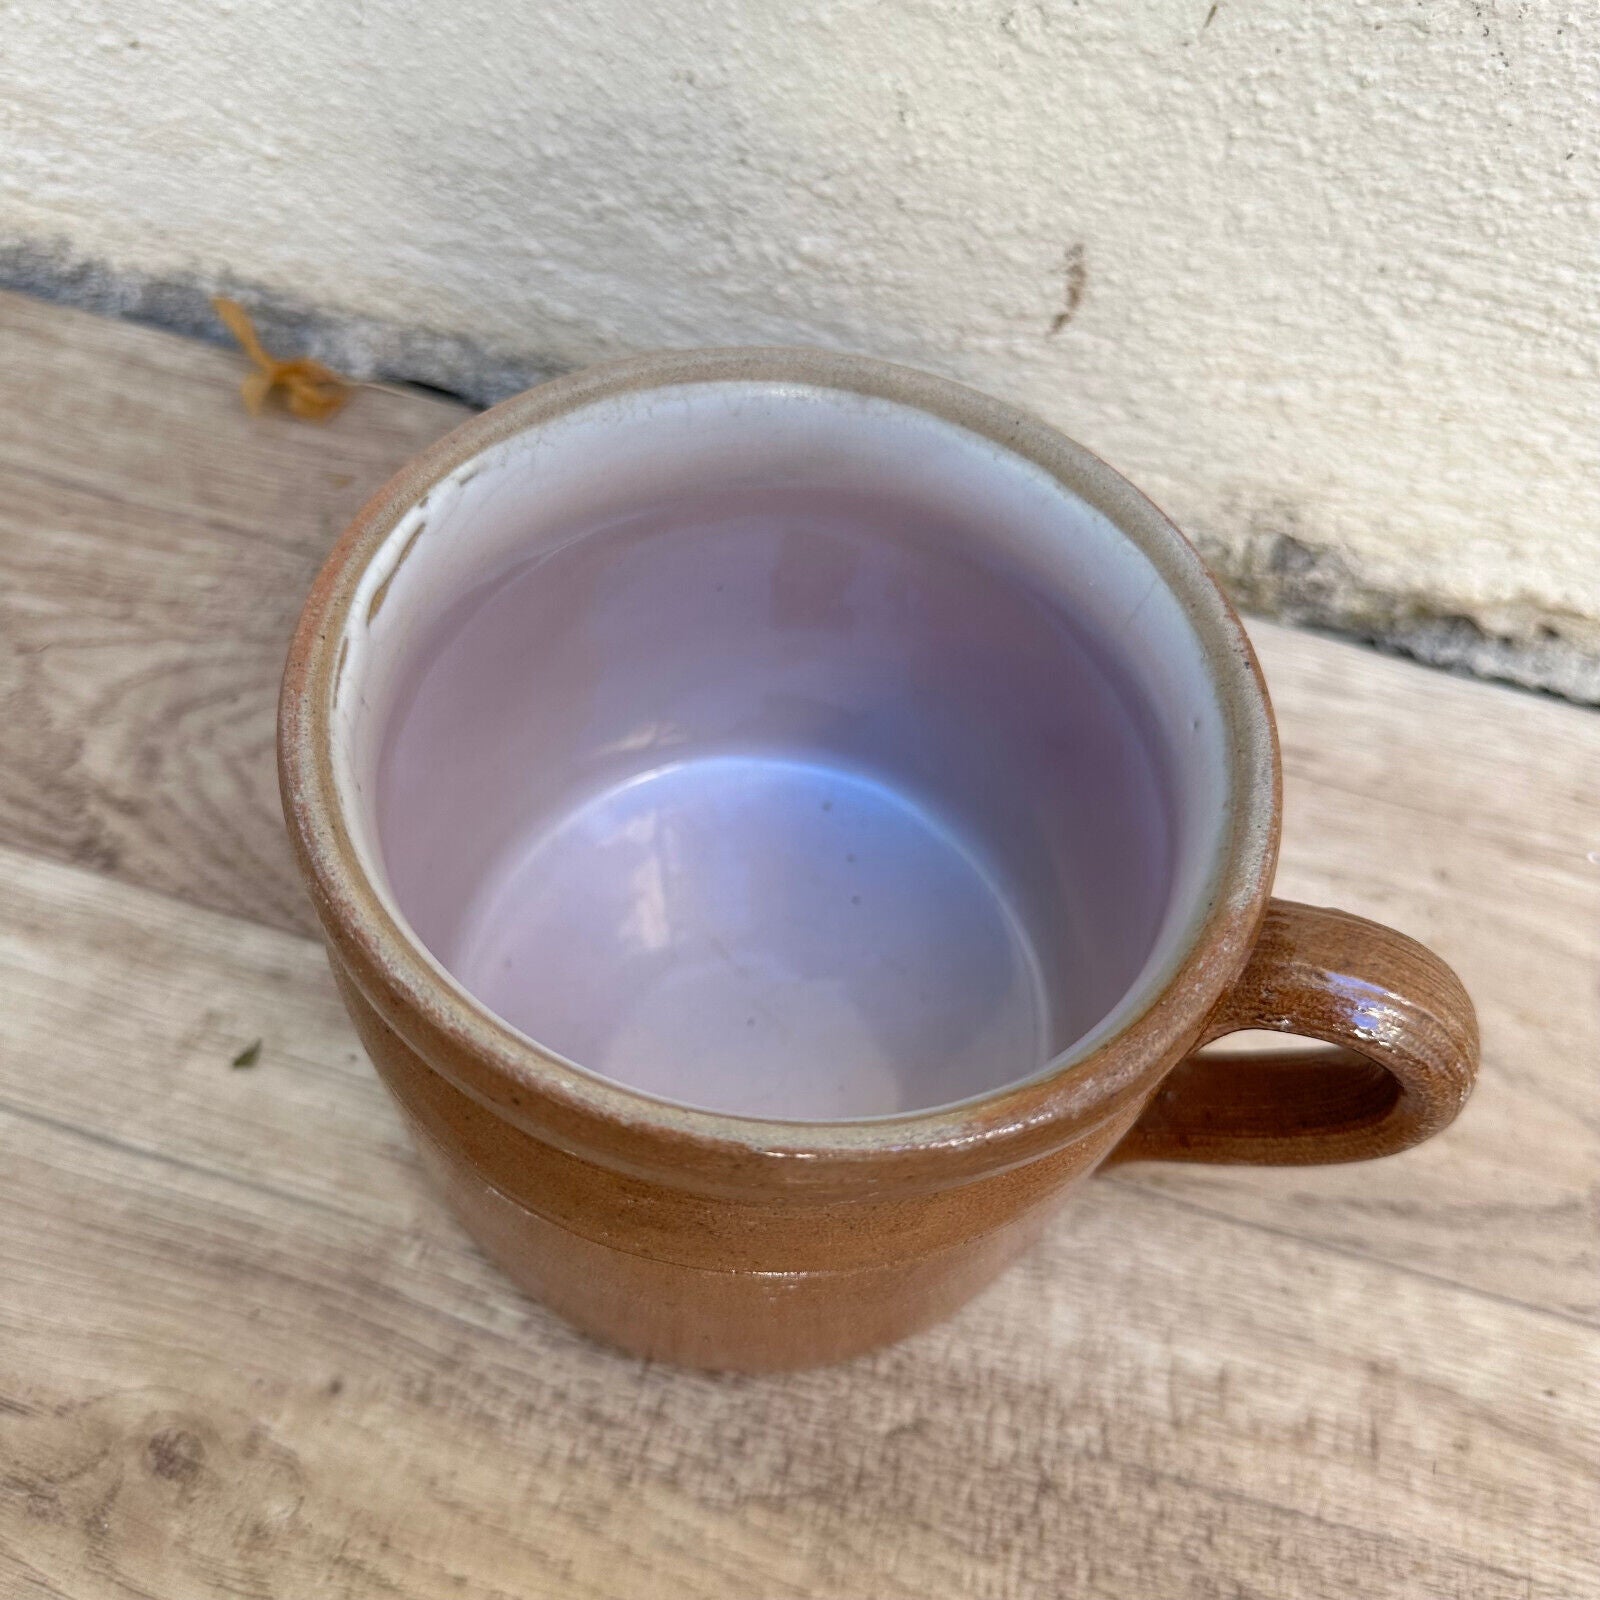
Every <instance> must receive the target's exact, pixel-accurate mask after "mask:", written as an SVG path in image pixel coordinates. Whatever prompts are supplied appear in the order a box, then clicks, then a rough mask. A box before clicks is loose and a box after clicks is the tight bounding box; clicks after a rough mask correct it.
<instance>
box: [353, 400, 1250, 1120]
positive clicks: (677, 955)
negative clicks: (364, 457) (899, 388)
mask: <svg viewBox="0 0 1600 1600" xmlns="http://www.w3.org/2000/svg"><path fill="white" fill-rule="evenodd" d="M347 642H348V651H347V660H346V663H345V667H344V670H343V671H342V673H341V674H340V677H339V682H338V685H337V687H336V690H335V719H334V721H335V777H336V781H337V782H338V784H339V790H340V794H341V797H342V801H343V803H344V805H345V808H346V812H347V817H348V821H349V824H350V828H351V832H352V836H353V838H354V841H355V844H356V848H357V850H358V852H359V853H361V854H362V856H363V858H364V860H365V863H366V865H367V868H368V871H369V872H370V874H371V875H372V877H373V879H374V881H375V882H376V883H377V884H378V886H379V889H380V892H382V893H383V894H384V895H385V896H386V897H387V898H389V899H390V901H391V904H392V909H393V910H394V911H395V912H396V914H397V915H398V916H399V917H400V918H401V919H402V921H403V923H404V924H406V925H409V927H410V929H411V930H412V931H413V932H414V934H415V936H416V938H417V940H418V941H419V942H420V944H421V945H422V946H424V947H425V948H426V950H427V951H428V952H429V953H430V954H431V956H432V958H433V959H434V960H435V961H436V962H437V964H438V965H439V967H440V968H442V969H443V971H444V972H445V973H447V974H449V975H450V977H451V978H452V979H453V980H454V981H455V983H457V984H458V985H459V986H460V987H461V988H462V989H463V990H465V991H466V992H467V993H468V994H469V995H471V996H473V997H474V998H475V999H476V1000H477V1001H478V1002H479V1003H481V1004H482V1005H484V1006H486V1007H487V1008H488V1009H490V1010H491V1011H493V1012H495V1013H496V1014H498V1015H499V1016H500V1017H501V1018H502V1019H503V1020H504V1021H506V1022H507V1023H509V1024H510V1025H511V1026H512V1027H514V1028H516V1029H518V1030H520V1031H521V1032H522V1033H523V1034H525V1035H527V1036H528V1038H529V1039H531V1040H533V1041H535V1042H537V1043H538V1044H539V1045H540V1046H541V1047H542V1048H544V1049H545V1050H547V1051H549V1052H552V1053H554V1054H557V1055H559V1056H562V1057H565V1058H566V1059H567V1060H569V1061H570V1062H572V1063H573V1064H575V1065H577V1066H578V1067H580V1068H583V1069H586V1070H588V1071H590V1072H594V1073H598V1074H601V1075H603V1076H605V1077H608V1078H611V1079H613V1080H615V1081H617V1082H620V1083H624V1084H627V1085H630V1086H632V1087H634V1088H637V1089H640V1090H643V1091H644V1092H646V1093H648V1094H651V1095H654V1096H657V1097H659V1098H662V1099H666V1100H671V1101H674V1102H677V1103H680V1104H685V1105H690V1106H695V1107H700V1108H704V1109H709V1110H715V1111H724V1112H734V1113H739V1114H744V1115H751V1116H762V1117H782V1118H786V1119H798V1120H838V1119H850V1118H859V1117H872V1116H878V1115H885V1114H891V1113H896V1112H905V1111H910V1110H917V1109H923V1108H928V1107H934V1106H940V1105H947V1104H950V1103H953V1102H958V1101H961V1100H964V1099H967V1098H970V1097H972V1096H976V1095H982V1094H984V1093H988V1092H992V1091H994V1090H996V1089H998V1088H1000V1087H1002V1086H1004V1085H1006V1084H1010V1083H1014V1082H1017V1081H1019V1080H1022V1079H1026V1078H1028V1077H1031V1076H1033V1075H1034V1074H1036V1073H1038V1072H1040V1071H1042V1070H1044V1069H1045V1068H1046V1067H1047V1066H1048V1065H1049V1064H1051V1063H1052V1061H1055V1060H1057V1059H1059V1058H1061V1057H1063V1055H1064V1054H1070V1053H1071V1052H1073V1051H1074V1050H1075V1049H1076V1050H1079V1051H1081V1050H1084V1049H1087V1048H1088V1047H1089V1046H1090V1045H1091V1044H1092V1043H1093V1041H1094V1040H1095V1039H1096V1038H1098V1037H1103V1036H1104V1034H1105V1033H1106V1032H1108V1031H1109V1030H1110V1029H1111V1028H1113V1027H1115V1026H1116V1025H1117V1022H1118V1020H1119V1018H1121V1017H1125V1016H1127V1015H1130V1014H1131V1008H1133V1007H1135V1006H1137V1005H1138V1004H1139V1003H1140V1001H1141V999H1142V998H1148V996H1149V995H1150V994H1151V993H1153V992H1154V989H1155V988H1156V987H1159V984H1160V983H1161V982H1162V981H1164V977H1165V975H1166V974H1167V973H1168V972H1170V970H1171V968H1172V967H1173V966H1174V965H1175V964H1176V961H1177V959H1178V958H1179V957H1180V956H1181V954H1182V951H1183V948H1184V947H1185V944H1186V942H1187V934H1188V933H1189V932H1190V931H1192V929H1193V927H1194V925H1195V923H1196V921H1197V920H1198V918H1199V916H1200V914H1201V913H1202V912H1203V910H1204V908H1205V902H1206V899H1207V896H1208V894H1209V892H1210V884H1211V880H1212V876H1213V868H1214V866H1215V862H1216V859H1217V856H1218V854H1219V852H1220V848H1221V829H1222V826H1223V823H1224V819H1225V816H1226V810H1227V794H1226V761H1225V759H1224V749H1223V731H1222V728H1221V724H1220V717H1219V713H1218V711H1217V708H1216V704H1215V693H1214V691H1213V690H1212V688H1211V685H1210V678H1209V674H1208V672H1207V669H1206V666H1205V663H1204V660H1203V657H1202V653H1201V651H1200V647H1199V644H1198V641H1197V640H1196V638H1195V636H1194V634H1193V630H1192V629H1191V627H1190V625H1189V623H1188V621H1187V619H1186V618H1185V617H1184V616H1183V614H1182V611H1181V608H1180V607H1179V605H1178V603H1177V601H1176V600H1175V599H1174V598H1173V596H1172V594H1171V593H1170V591H1169V590H1167V589H1166V587H1165V586H1164V585H1162V584H1161V583H1160V582H1159V581H1158V580H1157V577H1156V573H1155V569H1154V567H1153V566H1152V565H1151V563H1150V561H1149V560H1148V558H1147V557H1145V556H1144V555H1143V553H1142V552H1141V551H1140V550H1139V549H1138V548H1137V546H1136V545H1134V544H1133V543H1132V542H1131V541H1130V540H1129V539H1128V538H1127V536H1126V535H1124V534H1123V533H1122V532H1121V531H1120V530H1119V529H1118V528H1117V526H1116V525H1115V524H1114V523H1113V522H1112V521H1111V520H1110V519H1109V518H1108V517H1106V516H1105V515H1104V514H1103V513H1102V512H1100V511H1098V510H1096V509H1094V508H1093V507H1091V506H1090V505H1088V504H1087V503H1086V502H1085V501H1083V500H1082V499H1080V498H1078V497H1077V496H1075V495H1074V494H1072V493H1071V492H1070V491H1069V490H1068V489H1066V488H1064V487H1063V486H1062V485H1061V484H1060V483H1059V482H1058V481H1057V480H1056V479H1054V478H1053V477H1051V476H1050V475H1048V474H1046V473H1045V472H1043V471H1042V470H1041V469H1040V468H1038V467H1036V466H1034V465H1032V464H1031V463H1029V462H1027V461H1025V460H1023V459H1022V458H1020V457H1017V456H1014V455H1012V454H1010V453H1009V452H1007V451H1005V450H1004V449H1002V448H1000V447H999V446H997V445H995V444H993V443H992V442H991V441H989V440H988V439H986V438H984V437H983V436H981V435H978V434H976V433H972V432H969V431H967V430H964V429H961V428H959V427H956V426H955V425H953V424H950V423H947V422H944V421H940V420H938V419H935V418H933V417H930V416H928V415H926V414H924V413H922V412H919V411H916V410H913V409H910V408H906V407H901V406H898V405H895V404H892V403H890V402H887V401H882V400H875V399H868V398H865V397H862V396H858V395H855V394H852V393H847V392H843V391H835V390H827V389H822V388H811V387H808V386H804V385H792V384H753V383H711V384H693V385H683V386H680V387H676V388H672V389H665V390H660V389H658V390H653V391H644V392H634V393H628V394H622V395H617V396H613V397H611V398H609V399H606V400H603V401H600V402H597V403H595V404H592V405H590V406H587V407H585V408H583V409H582V410H579V411H575V412H570V413H568V414H566V415H564V416H562V417H559V418H557V419H555V420H554V421H552V422H549V423H546V424H544V425H542V426H541V427H540V428H539V429H538V430H537V432H535V433H531V434H525V435H521V436H518V437H515V438H513V439H510V440H508V441H506V442H504V443H502V444H500V445H497V446H494V447H492V448H491V449H490V450H488V451H486V452H484V454H482V455H481V456H479V457H477V458H475V459H474V460H473V461H472V462H471V463H469V464H468V465H467V466H466V467H464V468H461V469H459V470H458V471H457V472H456V473H455V474H454V475H453V477H451V478H450V479H448V480H446V481H445V482H443V483H441V484H440V485H438V486H436V488H435V489H434V490H433V492H432V493H431V494H430V495H429V497H428V498H427V500H426V501H425V502H424V503H423V504H422V505H420V506H419V507H417V508H416V509H415V510H414V511H412V512H411V513H409V514H408V515H407V516H406V517H405V518H404V519H403V520H402V521H401V522H400V524H399V525H398V526H397V527H396V528H395V530H394V532H393V533H392V534H391V535H390V537H389V539H388V540H387V542H386V544H385V546H384V548H383V550H382V551H381V552H380V553H379V556H378V558H377V559H376V560H375V561H374V562H373V564H372V566H371V567H370V568H369V570H368V571H367V573H366V574H365V577H364V580H363V584H362V588H361V590H360V591H359V592H358V594H357V597H356V604H355V605H354V606H353V607H352V608H351V613H350V620H349V623H348V629H347Z"/></svg>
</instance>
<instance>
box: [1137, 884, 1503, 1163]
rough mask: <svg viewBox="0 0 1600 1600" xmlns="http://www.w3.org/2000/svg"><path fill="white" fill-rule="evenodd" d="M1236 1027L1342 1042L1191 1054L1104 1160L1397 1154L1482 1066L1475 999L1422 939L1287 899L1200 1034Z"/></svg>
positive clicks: (1463, 1093)
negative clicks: (1278, 1050) (1266, 1051)
mask: <svg viewBox="0 0 1600 1600" xmlns="http://www.w3.org/2000/svg"><path fill="white" fill-rule="evenodd" d="M1242 1028H1270V1029H1274V1030H1276V1031H1277V1032H1279V1033H1297V1034H1302V1035H1304V1036H1306V1037H1307V1038H1311V1039H1320V1040H1323V1041H1324V1042H1325V1043H1327V1044H1332V1045H1337V1046H1339V1048H1338V1049H1337V1050H1335V1051H1328V1050H1318V1051H1296V1052H1292V1053H1284V1054H1280V1055H1246V1054H1244V1053H1242V1052H1237V1051H1236V1052H1232V1053H1229V1052H1217V1053H1207V1054H1205V1055H1190V1056H1186V1057H1185V1058H1184V1059H1183V1060H1182V1061H1180V1062H1179V1063H1178V1064H1177V1066H1176V1067H1174V1068H1173V1069H1172V1071H1171V1072H1169V1073H1168V1074H1167V1076H1166V1078H1165V1079H1164V1080H1163V1082H1162V1084H1161V1086H1160V1087H1159V1088H1158V1089H1157V1090H1156V1092H1155V1094H1154V1095H1152V1096H1151V1098H1150V1100H1149V1101H1148V1102H1147V1104H1146V1105H1145V1108H1144V1111H1143V1112H1142V1113H1141V1114H1140V1117H1139V1120H1138V1121H1137V1122H1135V1123H1134V1125H1133V1127H1132V1128H1131V1129H1130V1130H1129V1131H1128V1133H1127V1134H1126V1135H1125V1136H1124V1137H1123V1139H1122V1142H1121V1143H1120V1144H1118V1145H1117V1146H1116V1148H1115V1149H1114V1150H1113V1151H1112V1152H1111V1155H1110V1156H1109V1158H1108V1160H1107V1163H1106V1164H1107V1165H1108V1166H1109V1165H1112V1164H1118V1163H1121V1162H1124V1161H1205V1162H1245V1163H1250V1164H1252V1165H1257V1166H1304V1165H1310V1164H1313V1163H1322V1162H1330V1161H1365V1160H1367V1159H1368V1158H1369V1157H1372V1156H1386V1155H1392V1154H1393V1153H1394V1152H1395V1151H1397V1150H1405V1149H1408V1148H1409V1147H1410V1146H1411V1145H1414V1144H1420V1143H1421V1142H1422V1141H1423V1140H1424V1139H1428V1138H1431V1137H1432V1136H1433V1135H1434V1134H1436V1133H1438V1132H1439V1130H1440V1129H1441V1128H1444V1127H1446V1126H1448V1124H1449V1123H1450V1122H1451V1121H1453V1120H1454V1118H1455V1115H1456V1113H1457V1112H1458V1111H1460V1109H1461V1107H1462V1106H1463V1105H1464V1104H1465V1102H1466V1098H1467V1095H1468V1094H1469V1093H1470V1092H1471V1089H1472V1081H1473V1079H1474V1077H1475V1076H1476V1075H1477V1070H1478V1021H1477V1017H1476V1016H1475V1015H1474V1013H1473V1009H1472V1002H1471V1001H1470V1000H1469V999H1468V998H1467V992H1466V990H1465V989H1463V988H1462V987H1461V980H1460V979H1459V978H1457V977H1456V975H1455V973H1453V972H1452V971H1451V970H1450V968H1449V967H1447V966H1446V965H1445V964H1444V962H1442V961H1441V960H1440V959H1439V958H1438V957H1437V956H1436V955H1434V953H1433V952H1432V951H1431V950H1428V949H1426V948H1424V947H1423V946H1422V945H1420V944H1418V943H1417V942H1416V940H1415V939H1408V938H1407V937H1406V936H1405V935H1404V934H1403V933H1397V932H1395V930H1394V929H1393V928H1386V927H1384V926H1383V925H1382V924H1381V923H1377V922H1368V921H1367V920H1366V918H1364V917H1354V916H1351V915H1350V914H1349V913H1348V912H1345V911H1334V910H1330V909H1327V908H1324V907H1320V906H1305V905H1299V904H1296V903H1295V902H1294V901H1292V900H1274V901H1272V902H1271V903H1270V905H1269V906H1268V908H1267V916H1266V920H1265V922H1264V923H1263V924H1262V928H1261V934H1260V937H1259V938H1258V939H1257V940H1256V946H1255V949H1254V951H1253V952H1252V953H1251V956H1250V960H1249V961H1248V962H1247V963H1246V965H1245V969H1244V971H1243V972H1242V973H1241V974H1240V976H1239V980H1238V982H1237V983H1235V984H1234V986H1233V988H1232V989H1231V990H1229V992H1228V993H1227V994H1226V995H1224V996H1223V998H1222V1000H1221V1001H1220V1003H1219V1004H1218V1005H1217V1008H1216V1009H1215V1010H1214V1011H1213V1012H1212V1014H1211V1016H1210V1018H1209V1019H1208V1020H1207V1023H1206V1028H1205V1032H1204V1033H1203V1034H1202V1036H1201V1039H1200V1043H1201V1044H1202V1045H1204V1044H1209V1043H1210V1042H1211V1041H1212V1040H1214V1039H1220V1038H1222V1037H1224V1036H1225V1035H1227V1034H1230V1033H1237V1032H1238V1031H1239V1030H1240V1029H1242Z"/></svg>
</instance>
